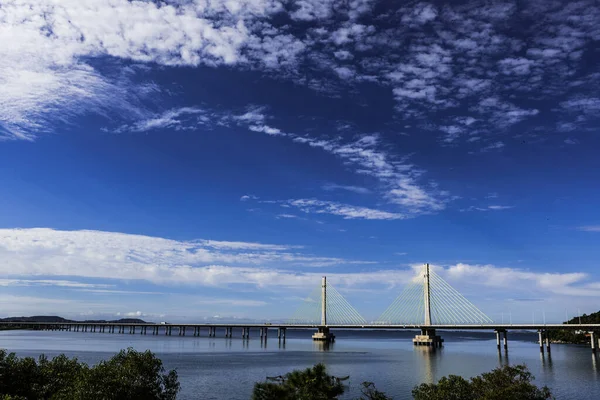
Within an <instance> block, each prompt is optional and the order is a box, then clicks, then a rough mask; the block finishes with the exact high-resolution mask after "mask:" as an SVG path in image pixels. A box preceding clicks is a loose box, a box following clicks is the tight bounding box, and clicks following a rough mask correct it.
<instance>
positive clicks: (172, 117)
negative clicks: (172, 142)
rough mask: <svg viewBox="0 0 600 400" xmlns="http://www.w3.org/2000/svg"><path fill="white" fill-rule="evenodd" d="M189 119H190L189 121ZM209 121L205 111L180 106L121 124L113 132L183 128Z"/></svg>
mask: <svg viewBox="0 0 600 400" xmlns="http://www.w3.org/2000/svg"><path fill="white" fill-rule="evenodd" d="M190 119H191V121H190ZM208 121H209V119H208V117H207V116H206V111H205V110H203V109H201V108H198V107H181V108H176V109H172V110H168V111H165V112H163V113H160V114H158V115H153V116H151V117H150V118H144V119H141V120H139V121H137V122H135V123H133V124H130V125H122V126H120V127H118V128H117V129H115V132H117V133H120V132H147V131H151V130H154V129H167V128H168V129H173V130H185V129H191V128H192V127H196V126H198V125H202V124H205V123H207V122H208Z"/></svg>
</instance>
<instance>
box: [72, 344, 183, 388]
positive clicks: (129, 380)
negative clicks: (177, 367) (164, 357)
mask: <svg viewBox="0 0 600 400" xmlns="http://www.w3.org/2000/svg"><path fill="white" fill-rule="evenodd" d="M179 389H180V386H179V382H178V379H177V372H176V371H174V370H173V371H170V372H169V373H167V374H164V368H163V366H162V361H161V360H160V359H159V358H157V357H156V356H155V355H154V354H153V353H152V352H151V351H150V350H147V351H145V352H138V351H135V350H133V349H131V348H130V349H127V350H121V351H120V352H119V353H118V354H117V355H115V356H114V357H112V358H111V359H110V360H108V361H102V362H100V363H99V364H98V365H96V366H94V367H93V368H91V369H89V370H88V371H86V372H85V374H84V375H83V376H82V379H80V381H79V382H78V385H77V389H76V398H78V399H140V400H142V399H157V400H172V399H175V398H176V397H177V392H179Z"/></svg>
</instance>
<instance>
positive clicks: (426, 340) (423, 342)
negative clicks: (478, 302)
mask: <svg viewBox="0 0 600 400" xmlns="http://www.w3.org/2000/svg"><path fill="white" fill-rule="evenodd" d="M496 338H497V341H498V346H500V334H499V333H496ZM443 343H444V339H442V338H441V336H438V335H436V334H435V329H429V328H422V329H421V334H420V335H417V336H415V338H414V339H413V344H414V345H415V346H432V347H442V345H443ZM498 348H500V347H498Z"/></svg>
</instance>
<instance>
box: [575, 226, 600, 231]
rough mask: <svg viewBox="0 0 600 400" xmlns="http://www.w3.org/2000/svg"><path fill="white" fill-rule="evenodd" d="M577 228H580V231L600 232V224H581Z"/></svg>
mask: <svg viewBox="0 0 600 400" xmlns="http://www.w3.org/2000/svg"><path fill="white" fill-rule="evenodd" d="M577 229H579V230H580V231H584V232H600V225H587V226H580V227H579V228H577Z"/></svg>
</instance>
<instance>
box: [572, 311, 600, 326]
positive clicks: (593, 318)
mask: <svg viewBox="0 0 600 400" xmlns="http://www.w3.org/2000/svg"><path fill="white" fill-rule="evenodd" d="M580 318H581V323H582V324H600V311H598V312H595V313H591V314H590V315H587V314H583V315H582V316H581V317H575V318H571V319H570V320H568V321H567V322H563V324H578V323H579V321H580Z"/></svg>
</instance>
